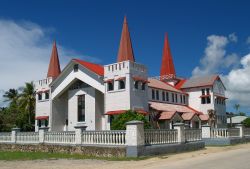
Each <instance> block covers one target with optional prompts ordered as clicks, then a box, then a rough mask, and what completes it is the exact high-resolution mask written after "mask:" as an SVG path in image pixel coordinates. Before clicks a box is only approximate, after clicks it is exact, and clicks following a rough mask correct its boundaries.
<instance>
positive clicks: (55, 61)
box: [47, 41, 61, 78]
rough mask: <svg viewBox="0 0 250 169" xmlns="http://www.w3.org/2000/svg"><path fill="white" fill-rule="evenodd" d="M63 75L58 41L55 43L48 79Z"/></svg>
mask: <svg viewBox="0 0 250 169" xmlns="http://www.w3.org/2000/svg"><path fill="white" fill-rule="evenodd" d="M60 73H61V69H60V62H59V58H58V53H57V47H56V41H54V43H53V47H52V53H51V57H50V63H49V69H48V74H47V77H52V78H56V77H57V76H59V74H60Z"/></svg>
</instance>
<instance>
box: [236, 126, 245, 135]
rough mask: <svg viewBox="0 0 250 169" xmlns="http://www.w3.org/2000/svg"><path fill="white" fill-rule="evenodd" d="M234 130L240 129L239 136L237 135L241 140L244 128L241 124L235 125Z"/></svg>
mask: <svg viewBox="0 0 250 169" xmlns="http://www.w3.org/2000/svg"><path fill="white" fill-rule="evenodd" d="M235 128H238V129H240V135H239V136H240V137H241V138H242V137H244V136H245V134H244V126H243V125H242V124H237V125H236V126H235Z"/></svg>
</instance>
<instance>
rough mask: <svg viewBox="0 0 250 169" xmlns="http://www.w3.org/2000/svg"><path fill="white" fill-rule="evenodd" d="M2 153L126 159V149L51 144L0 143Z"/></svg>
mask: <svg viewBox="0 0 250 169" xmlns="http://www.w3.org/2000/svg"><path fill="white" fill-rule="evenodd" d="M0 151H21V152H48V153H69V154H82V155H86V156H95V157H126V148H125V147H117V146H116V147H113V146H76V145H51V144H7V143H0Z"/></svg>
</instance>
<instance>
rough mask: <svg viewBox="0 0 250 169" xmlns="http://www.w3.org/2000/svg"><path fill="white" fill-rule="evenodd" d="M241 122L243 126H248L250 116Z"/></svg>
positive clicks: (249, 125)
mask: <svg viewBox="0 0 250 169" xmlns="http://www.w3.org/2000/svg"><path fill="white" fill-rule="evenodd" d="M242 124H243V125H244V126H245V127H250V117H248V118H246V119H245V120H244V121H243V122H242Z"/></svg>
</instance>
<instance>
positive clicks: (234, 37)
mask: <svg viewBox="0 0 250 169" xmlns="http://www.w3.org/2000/svg"><path fill="white" fill-rule="evenodd" d="M228 39H229V40H230V41H231V42H237V41H238V37H237V36H236V34H235V33H231V34H230V35H228Z"/></svg>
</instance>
